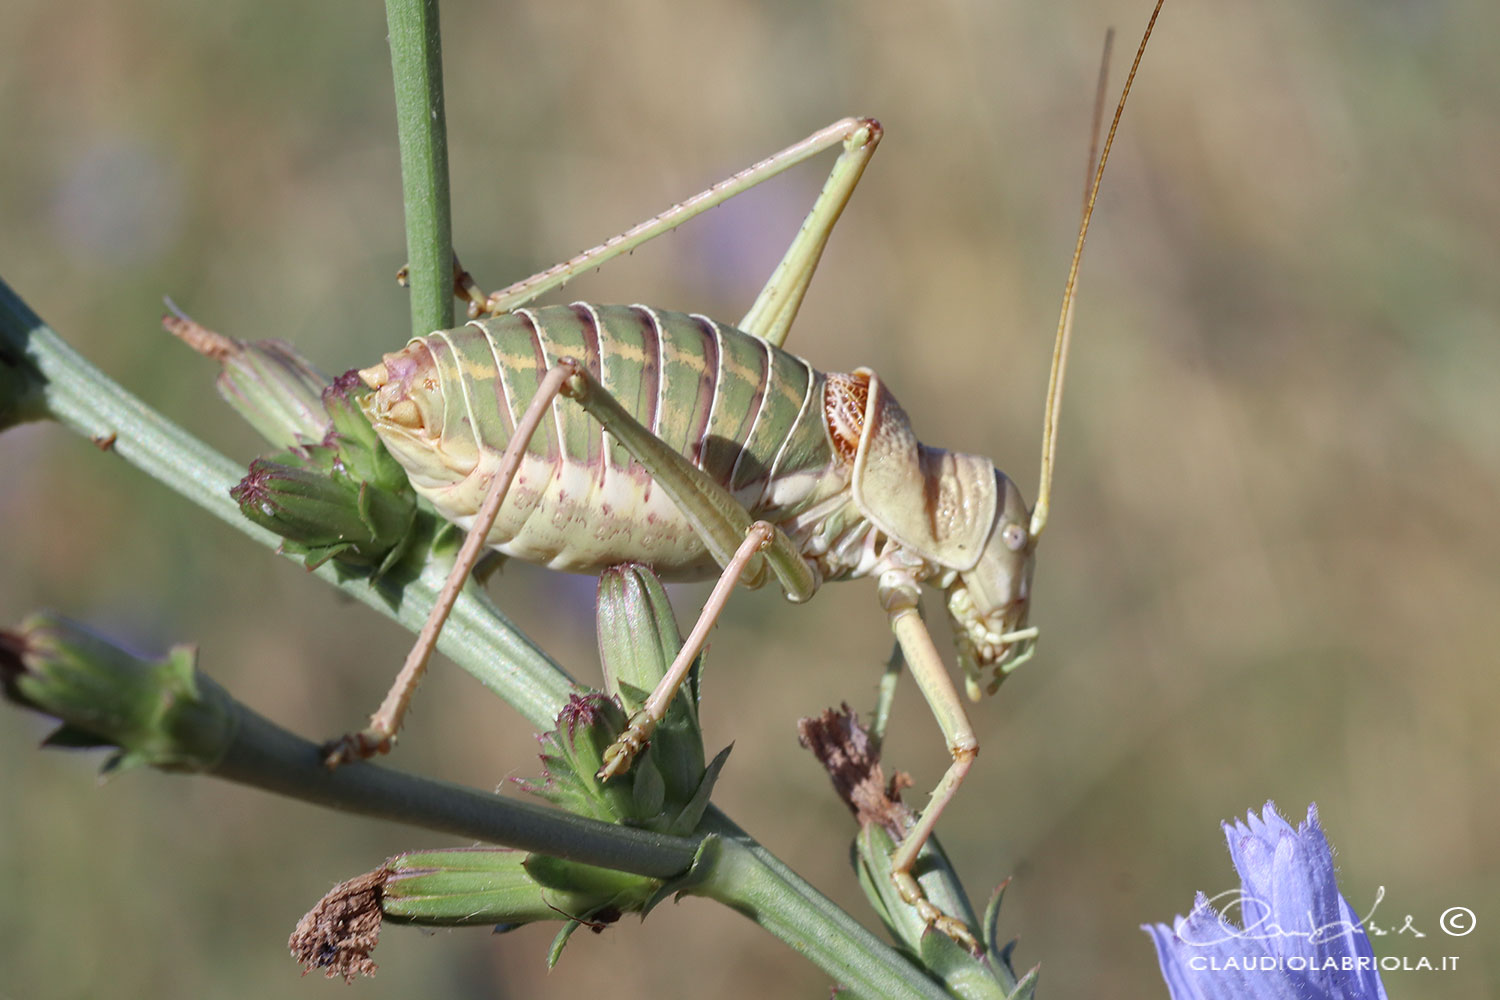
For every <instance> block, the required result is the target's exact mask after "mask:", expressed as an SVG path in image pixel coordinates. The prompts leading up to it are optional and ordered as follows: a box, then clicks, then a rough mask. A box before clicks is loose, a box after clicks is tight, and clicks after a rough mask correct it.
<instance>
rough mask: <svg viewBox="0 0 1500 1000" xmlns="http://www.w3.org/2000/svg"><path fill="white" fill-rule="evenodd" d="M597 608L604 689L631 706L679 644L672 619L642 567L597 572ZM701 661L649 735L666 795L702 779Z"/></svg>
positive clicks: (681, 793) (681, 792)
mask: <svg viewBox="0 0 1500 1000" xmlns="http://www.w3.org/2000/svg"><path fill="white" fill-rule="evenodd" d="M598 609H599V610H598V635H599V657H600V659H601V661H602V662H603V665H604V689H605V690H606V691H608V692H609V693H610V694H613V695H614V696H615V697H617V698H619V699H620V700H621V701H622V702H623V703H624V705H625V707H626V708H627V710H629V711H634V710H636V709H638V708H640V707H641V705H642V704H644V703H645V700H646V697H647V696H648V695H649V694H650V693H651V690H652V689H653V688H655V687H656V685H657V683H658V682H659V681H660V680H661V679H662V677H664V676H665V675H666V672H667V668H668V667H670V666H671V665H672V660H673V659H675V658H676V656H677V652H678V650H680V649H681V648H682V636H681V634H680V633H679V632H678V630H677V619H676V617H675V616H674V615H673V613H672V605H671V603H670V602H668V600H667V594H666V591H665V590H663V589H662V585H661V581H660V580H658V579H657V578H656V574H654V573H652V572H651V571H650V570H648V569H646V568H645V567H644V566H633V565H626V566H613V567H611V568H609V569H607V570H605V571H604V572H603V573H601V574H600V575H599V601H598ZM702 663H703V661H702V657H701V656H700V657H699V660H698V662H697V663H695V664H694V665H693V669H692V671H691V672H690V673H689V674H688V678H687V680H686V681H685V682H684V683H683V685H682V689H681V690H680V691H679V692H678V693H677V697H676V698H674V699H673V700H672V704H671V705H670V706H669V707H668V709H667V715H666V718H665V719H663V720H662V722H661V725H659V726H658V727H657V729H656V732H655V733H654V734H653V735H652V737H651V749H652V751H653V755H654V757H655V759H656V763H657V766H658V767H659V768H660V769H661V771H662V777H663V778H664V779H665V781H666V783H667V795H668V797H672V798H677V799H686V798H688V797H690V796H691V795H692V794H693V792H694V790H695V789H696V788H697V787H698V784H699V782H701V781H702V780H703V766H704V753H703V730H702V728H701V727H700V726H699V723H698V674H699V670H700V668H701V667H702Z"/></svg>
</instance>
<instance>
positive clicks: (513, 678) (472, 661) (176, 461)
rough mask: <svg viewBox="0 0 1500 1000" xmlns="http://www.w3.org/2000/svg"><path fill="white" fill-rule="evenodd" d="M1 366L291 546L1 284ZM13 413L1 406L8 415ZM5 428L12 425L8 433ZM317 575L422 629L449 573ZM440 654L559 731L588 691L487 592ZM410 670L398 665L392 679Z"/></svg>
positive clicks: (119, 451)
mask: <svg viewBox="0 0 1500 1000" xmlns="http://www.w3.org/2000/svg"><path fill="white" fill-rule="evenodd" d="M0 365H3V366H5V369H6V372H7V374H6V376H5V378H3V379H0V390H5V389H7V386H9V385H10V383H11V382H13V381H17V380H19V381H20V382H21V385H20V386H19V388H17V389H15V390H14V391H13V392H12V395H11V398H12V399H16V400H18V404H17V405H18V407H19V409H20V410H21V415H22V416H23V417H25V418H30V419H36V418H40V417H44V416H51V417H53V418H54V419H56V420H57V421H59V422H60V423H62V424H65V425H66V426H68V427H70V428H72V429H73V430H75V431H77V432H78V433H80V434H82V435H83V436H84V437H87V438H91V439H93V440H96V441H103V440H111V441H112V443H111V445H110V449H109V450H110V451H111V452H113V453H114V454H116V455H119V456H120V457H121V458H123V459H125V461H127V462H129V463H130V464H131V465H134V466H136V467H137V468H139V469H140V470H141V471H143V472H145V473H146V474H147V475H149V476H151V477H152V478H153V479H157V480H159V481H161V482H163V483H165V484H166V485H167V486H169V487H171V488H172V489H174V490H176V491H177V492H178V493H180V494H182V495H183V496H184V497H186V498H187V499H189V500H191V501H192V502H193V503H195V504H197V505H198V506H199V507H202V508H203V509H204V510H207V511H208V512H209V513H211V514H213V515H215V516H216V517H218V518H219V519H220V520H222V521H224V522H225V523H226V524H228V525H230V526H232V527H234V528H236V529H238V530H239V531H242V532H244V533H245V534H247V535H249V536H250V537H251V538H253V539H255V540H256V541H257V542H260V543H261V544H262V545H265V546H266V547H267V548H271V549H274V548H277V547H278V546H279V545H280V544H281V539H280V538H278V537H276V536H275V535H273V534H271V533H270V532H269V531H266V530H265V529H263V528H259V527H257V526H256V525H254V524H252V523H251V522H250V521H248V520H246V519H245V517H244V516H243V515H242V514H241V513H240V510H239V505H238V504H236V503H235V502H234V500H233V499H232V498H231V497H230V496H229V488H230V487H231V486H233V485H234V484H235V483H237V482H239V480H240V478H241V477H242V476H243V475H244V472H245V470H244V469H243V468H242V467H240V466H239V465H237V464H235V463H234V462H233V461H231V460H230V459H229V458H226V457H225V456H224V455H221V454H219V453H218V452H217V451H214V450H213V449H212V448H210V447H209V446H208V445H206V444H204V443H203V442H202V441H199V440H198V439H197V438H195V437H193V436H192V435H191V434H188V433H187V432H186V431H184V430H183V429H182V428H180V427H178V426H177V425H176V424H174V423H172V422H171V421H169V420H167V419H166V418H165V417H163V416H162V415H161V414H159V413H157V412H156V411H155V410H153V409H151V408H150V407H149V406H147V405H146V404H145V403H143V402H141V401H140V400H139V399H137V398H135V397H134V396H132V395H131V394H130V393H128V392H126V391H125V390H124V389H122V388H121V387H120V386H119V385H117V384H116V383H115V382H113V381H111V380H110V379H109V378H108V377H106V376H105V375H104V374H103V373H102V372H100V371H99V369H97V368H95V367H94V366H93V365H91V364H90V363H89V362H88V361H86V360H84V358H83V357H82V356H81V355H79V354H78V353H77V352H76V351H74V350H73V349H72V348H71V347H69V346H68V345H67V344H66V343H64V342H63V341H62V339H61V338H60V337H58V336H57V334H56V333H54V332H53V331H52V330H51V329H50V328H49V327H48V326H47V325H46V324H45V323H43V322H42V320H41V319H40V318H39V317H38V316H37V315H36V314H35V313H34V312H32V311H31V308H30V307H29V306H27V305H26V303H25V302H24V301H22V300H21V298H20V297H19V296H18V295H16V293H15V292H14V291H12V290H11V288H10V286H9V285H7V284H6V283H5V282H4V280H3V279H0ZM6 409H7V407H6V405H4V403H3V402H0V412H4V411H5V410H6ZM0 426H3V425H0ZM314 572H315V574H316V575H317V576H319V577H321V578H322V579H324V580H325V581H327V582H328V583H331V584H333V585H334V586H336V587H338V588H339V589H340V590H342V591H344V592H345V593H347V594H349V595H350V596H352V597H355V598H357V599H358V600H360V601H361V602H363V603H365V604H368V605H369V606H370V607H372V608H374V609H375V610H377V611H379V612H380V613H381V614H383V615H386V616H388V617H390V618H394V619H396V620H397V621H399V622H401V623H402V624H403V625H405V626H407V627H408V628H410V629H412V630H413V631H415V630H416V629H418V628H420V627H421V625H422V622H423V620H424V619H425V618H426V616H427V611H428V609H429V608H431V607H432V602H433V600H434V599H435V598H436V597H437V592H438V589H439V588H440V587H441V586H442V582H443V579H442V578H443V576H444V575H445V573H444V566H443V564H442V563H440V562H439V563H433V564H431V565H429V566H428V567H427V569H426V571H424V572H423V574H422V575H421V577H420V578H418V579H416V580H413V581H411V582H410V583H408V584H407V585H406V586H405V587H404V588H397V587H396V586H395V585H394V584H391V583H388V582H383V581H377V582H374V583H371V582H370V581H369V580H366V579H362V578H344V579H341V578H340V577H339V574H338V572H337V571H336V568H335V566H334V565H333V564H332V563H328V564H325V565H324V566H322V567H321V568H320V569H318V570H316V571H314ZM438 648H439V649H440V650H442V651H443V652H444V653H445V654H447V655H448V656H450V657H452V658H453V660H454V661H455V662H456V663H458V665H459V666H461V667H463V668H464V669H465V670H467V671H468V672H469V673H471V674H473V675H474V677H476V678H477V679H478V680H479V682H480V683H481V684H483V685H484V686H485V687H487V688H489V689H490V690H491V691H494V692H495V693H496V694H498V695H499V696H500V697H502V698H504V699H505V700H506V701H507V702H509V703H510V704H511V705H512V706H513V707H514V708H515V709H516V710H517V711H518V712H520V713H521V714H522V715H524V716H525V717H526V718H527V720H528V721H529V722H531V724H532V725H533V726H535V727H536V728H537V729H539V730H545V729H551V728H552V726H553V720H555V719H556V718H557V713H558V710H559V709H561V708H562V706H563V704H564V703H565V702H566V701H567V698H568V695H570V694H572V693H573V692H574V691H576V690H578V688H577V686H576V685H575V684H574V683H573V681H572V679H571V678H569V677H568V675H567V674H566V673H564V672H563V670H562V668H561V667H559V666H558V665H557V664H556V663H554V662H553V661H552V659H551V658H550V657H548V656H547V654H546V653H544V652H542V651H541V650H540V649H539V648H537V646H536V645H534V644H533V643H532V642H531V640H530V639H528V638H526V636H525V635H524V634H522V633H521V631H520V630H519V629H517V628H515V626H513V625H512V624H511V623H510V622H509V621H508V620H506V618H505V616H504V615H502V614H501V613H500V612H499V611H498V610H497V609H496V608H495V607H494V605H493V604H491V603H490V602H489V601H488V600H487V599H486V598H485V597H484V596H483V595H482V594H481V593H480V592H479V590H478V588H477V587H469V588H467V589H466V590H465V591H464V592H463V593H462V594H460V595H459V599H458V603H457V604H456V605H454V608H453V614H452V616H451V617H450V618H449V620H448V624H447V626H446V627H445V628H444V629H443V634H442V637H441V638H440V640H439V642H438ZM399 665H400V664H399V663H397V661H396V660H394V659H393V660H392V661H391V664H390V669H391V671H392V676H394V675H395V670H396V668H397V667H398V666H399Z"/></svg>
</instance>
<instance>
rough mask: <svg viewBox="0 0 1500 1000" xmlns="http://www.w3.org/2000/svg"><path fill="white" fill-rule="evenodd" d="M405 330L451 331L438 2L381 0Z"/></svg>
mask: <svg viewBox="0 0 1500 1000" xmlns="http://www.w3.org/2000/svg"><path fill="white" fill-rule="evenodd" d="M385 18H386V25H387V29H388V32H389V34H390V42H391V75H392V76H393V77H394V79H395V84H396V126H397V131H398V138H399V141H400V144H401V189H402V195H403V197H404V198H405V201H406V255H407V257H406V259H407V267H408V271H407V274H408V276H409V280H410V284H411V320H412V333H413V334H414V335H415V336H422V335H424V334H427V333H431V332H432V331H433V330H446V329H448V328H450V327H451V326H453V217H452V209H451V207H450V203H449V198H448V126H447V120H446V117H445V115H444V111H443V47H442V41H441V37H440V33H439V31H438V0H386V4H385Z"/></svg>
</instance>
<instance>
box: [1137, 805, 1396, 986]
mask: <svg viewBox="0 0 1500 1000" xmlns="http://www.w3.org/2000/svg"><path fill="white" fill-rule="evenodd" d="M1224 834H1225V836H1226V837H1227V838H1228V839H1229V854H1230V857H1231V858H1233V859H1234V867H1235V870H1236V871H1238V872H1239V875H1240V890H1239V893H1238V894H1235V893H1233V892H1228V893H1221V894H1220V895H1219V896H1217V897H1215V898H1214V899H1212V900H1211V899H1209V898H1208V897H1207V896H1205V895H1203V893H1201V892H1200V893H1199V894H1198V896H1197V898H1196V899H1195V900H1194V901H1193V910H1192V912H1191V913H1189V914H1188V915H1187V917H1185V918H1184V917H1180V916H1179V917H1177V919H1176V920H1174V921H1173V925H1172V926H1171V927H1168V926H1167V925H1166V924H1146V925H1143V926H1142V928H1141V929H1142V930H1144V931H1145V932H1146V933H1147V934H1150V935H1151V939H1152V940H1153V941H1154V942H1155V943H1156V954H1157V958H1158V960H1159V961H1160V962H1161V973H1162V977H1163V978H1164V979H1166V981H1167V988H1168V990H1169V991H1170V992H1171V995H1172V1000H1219V998H1224V1000H1228V998H1233V1000H1386V998H1385V988H1384V987H1383V986H1382V985H1381V983H1380V975H1379V973H1378V972H1377V970H1376V967H1375V957H1374V952H1373V951H1371V949H1370V939H1369V937H1368V936H1366V934H1365V931H1364V927H1363V926H1361V924H1360V921H1359V917H1358V916H1356V915H1355V913H1354V911H1353V910H1351V909H1350V908H1349V904H1348V902H1347V901H1346V900H1345V899H1344V897H1343V896H1342V895H1340V894H1339V889H1338V883H1337V882H1336V880H1335V879H1334V871H1333V852H1332V851H1331V850H1330V849H1329V846H1328V840H1327V838H1325V837H1324V836H1323V828H1322V827H1321V826H1319V825H1318V807H1317V806H1316V805H1310V806H1308V807H1307V822H1305V823H1303V824H1302V825H1301V826H1299V827H1297V828H1296V829H1295V830H1294V829H1292V826H1291V824H1290V823H1288V822H1287V821H1286V820H1284V819H1282V818H1281V816H1280V815H1279V814H1278V813H1277V812H1276V806H1275V805H1274V804H1273V803H1270V802H1267V803H1266V808H1265V811H1264V815H1263V817H1261V816H1256V815H1255V814H1254V813H1250V814H1249V815H1248V816H1247V817H1246V820H1245V822H1239V821H1236V822H1234V823H1225V824H1224ZM1215 903H1217V904H1219V908H1218V909H1215V905H1214V904H1215ZM1234 909H1238V911H1239V914H1238V915H1239V918H1240V926H1235V924H1234V923H1232V922H1230V920H1229V919H1228V915H1229V913H1230V911H1232V910H1234Z"/></svg>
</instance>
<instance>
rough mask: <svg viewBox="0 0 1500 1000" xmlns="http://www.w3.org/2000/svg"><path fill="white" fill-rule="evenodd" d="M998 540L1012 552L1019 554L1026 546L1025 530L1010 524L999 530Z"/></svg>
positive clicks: (1017, 525)
mask: <svg viewBox="0 0 1500 1000" xmlns="http://www.w3.org/2000/svg"><path fill="white" fill-rule="evenodd" d="M1000 540H1001V541H1002V542H1004V543H1005V547H1006V548H1008V549H1010V550H1011V551H1012V552H1020V551H1021V549H1023V548H1024V547H1025V546H1026V529H1025V528H1023V527H1021V526H1020V525H1019V524H1015V523H1011V524H1007V525H1005V526H1004V527H1003V528H1001V529H1000Z"/></svg>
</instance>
